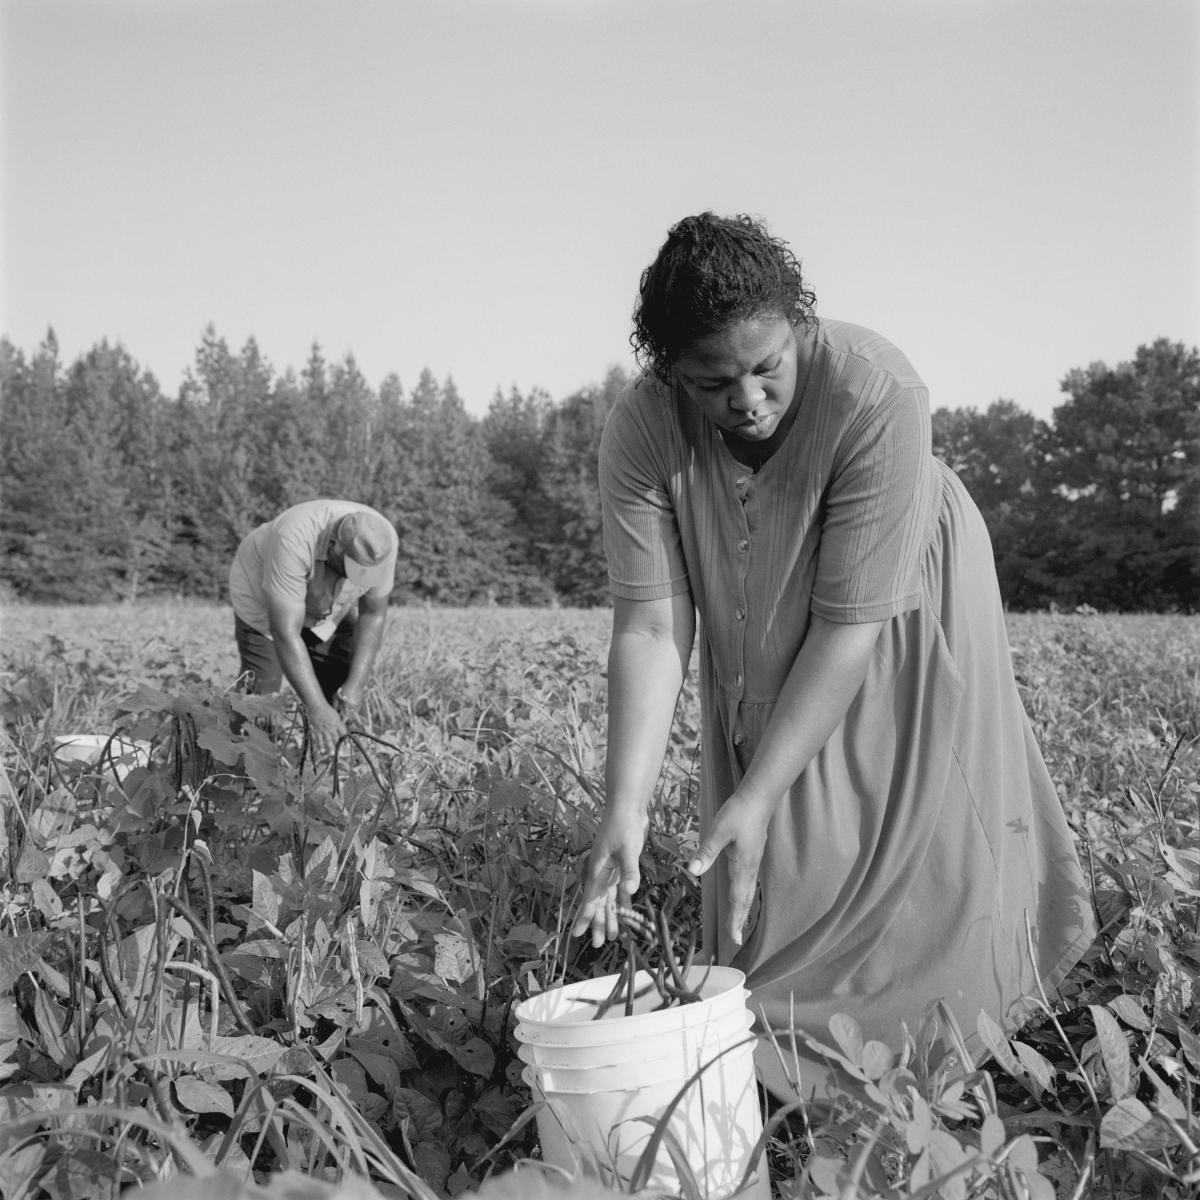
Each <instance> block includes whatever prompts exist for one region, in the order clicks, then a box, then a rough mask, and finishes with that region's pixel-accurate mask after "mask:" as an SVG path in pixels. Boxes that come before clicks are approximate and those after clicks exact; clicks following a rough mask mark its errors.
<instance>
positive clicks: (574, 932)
mask: <svg viewBox="0 0 1200 1200" xmlns="http://www.w3.org/2000/svg"><path fill="white" fill-rule="evenodd" d="M649 824H650V820H649V817H648V816H647V815H646V812H645V810H644V809H641V808H632V807H624V806H620V805H616V806H614V805H611V804H610V805H609V806H608V808H606V809H605V812H604V816H603V818H602V819H601V821H600V828H599V829H598V830H597V831H596V840H595V842H594V843H593V844H592V852H591V854H590V855H589V856H588V871H587V879H586V880H585V883H584V889H583V897H582V899H581V900H580V903H579V914H578V916H576V918H575V923H574V924H573V925H572V926H571V936H572V937H579V936H580V935H581V934H582V933H584V932H585V931H586V930H587V929H589V928H590V929H591V931H592V945H593V946H596V947H599V946H602V945H603V944H604V943H605V941H606V940H608V939H611V938H615V937H616V936H617V934H618V932H619V920H618V915H617V914H618V911H619V910H620V909H622V908H628V907H629V906H630V904H631V903H632V902H633V897H634V894H635V893H636V892H637V890H638V887H639V886H640V885H641V881H642V880H641V873H640V872H639V870H638V859H639V858H640V857H641V853H642V847H643V845H645V842H646V830H647V828H648V827H649Z"/></svg>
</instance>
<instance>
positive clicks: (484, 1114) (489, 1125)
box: [471, 1087, 520, 1137]
mask: <svg viewBox="0 0 1200 1200" xmlns="http://www.w3.org/2000/svg"><path fill="white" fill-rule="evenodd" d="M471 1111H472V1112H473V1113H474V1114H475V1116H476V1117H477V1118H478V1119H479V1123H480V1124H481V1125H483V1126H484V1128H486V1129H488V1130H490V1131H491V1132H492V1133H494V1134H496V1136H497V1137H503V1136H504V1134H506V1133H507V1132H508V1131H509V1129H510V1128H511V1127H512V1123H513V1122H514V1121H515V1120H516V1119H517V1117H518V1116H519V1115H520V1114H519V1110H518V1109H517V1104H516V1101H515V1100H514V1099H513V1097H512V1096H510V1095H506V1094H505V1093H504V1092H502V1091H501V1090H500V1089H499V1088H495V1087H491V1088H488V1089H487V1091H486V1092H484V1093H483V1095H482V1096H480V1097H479V1098H478V1099H477V1100H476V1101H475V1102H474V1103H473V1104H472V1105H471Z"/></svg>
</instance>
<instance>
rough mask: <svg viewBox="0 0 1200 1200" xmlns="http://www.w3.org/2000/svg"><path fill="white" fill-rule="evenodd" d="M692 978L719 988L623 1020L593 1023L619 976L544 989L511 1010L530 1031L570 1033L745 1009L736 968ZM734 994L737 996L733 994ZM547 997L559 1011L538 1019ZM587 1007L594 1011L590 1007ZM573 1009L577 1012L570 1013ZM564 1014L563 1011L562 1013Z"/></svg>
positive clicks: (642, 974)
mask: <svg viewBox="0 0 1200 1200" xmlns="http://www.w3.org/2000/svg"><path fill="white" fill-rule="evenodd" d="M688 975H689V982H690V980H691V977H693V976H695V975H700V976H701V978H703V977H705V976H707V977H708V978H709V979H714V980H715V981H716V982H717V983H718V984H719V985H720V986H719V987H717V989H716V990H714V991H712V993H711V994H708V995H704V996H702V998H701V999H700V1000H698V1001H696V1002H695V1003H693V1004H675V1005H671V1006H669V1007H667V1008H659V1009H652V1010H648V1011H645V1012H640V1013H632V1014H630V1015H629V1016H625V1015H623V1014H621V1013H616V1014H615V1015H607V1014H606V1015H605V1016H604V1017H603V1018H601V1019H600V1020H596V1017H595V1008H594V1005H595V1004H596V1003H597V1002H598V1001H602V1000H603V999H605V998H606V997H607V996H608V995H609V994H610V993H611V992H612V990H613V988H614V986H615V985H616V983H617V980H618V978H619V975H617V974H612V975H602V976H598V977H596V978H594V979H584V980H580V981H579V982H577V983H567V984H560V985H558V986H557V987H552V988H546V989H545V990H544V991H541V992H538V993H537V994H536V995H533V996H529V997H527V998H526V999H524V1000H522V1001H521V1003H520V1004H518V1005H517V1006H516V1008H514V1010H513V1015H514V1016H515V1017H516V1019H517V1021H518V1022H519V1023H521V1024H522V1025H525V1026H527V1027H529V1028H532V1029H571V1028H586V1027H588V1026H591V1027H593V1028H596V1027H600V1026H604V1025H606V1024H610V1023H611V1024H623V1025H625V1027H626V1028H627V1029H628V1028H629V1027H630V1025H629V1023H630V1022H638V1023H641V1024H663V1025H668V1026H671V1025H679V1024H683V1025H687V1024H695V1023H699V1022H700V1021H703V1020H706V1019H708V1017H709V1016H711V1013H712V1010H713V1009H714V1008H716V1009H720V1008H721V1007H722V1006H724V1005H726V1004H729V1005H734V1004H737V1005H740V1006H743V1007H744V1006H745V1001H746V997H747V996H748V995H749V992H748V991H747V989H746V986H745V983H746V976H745V974H744V972H742V971H740V970H738V968H737V967H719V966H693V967H691V968H689V971H688ZM652 984H653V976H652V975H651V974H650V972H648V971H638V972H637V974H636V975H635V976H634V987H635V989H637V988H642V987H649V986H652ZM734 993H736V995H735V994H734ZM547 997H550V998H551V1002H552V1003H554V1004H556V1005H557V1006H558V1008H559V1011H558V1012H557V1013H556V1014H555V1015H553V1016H549V1017H548V1016H539V1015H538V1008H539V1007H540V1006H542V1005H545V1004H546V1002H547ZM589 1004H590V1005H592V1006H593V1007H589ZM571 1005H575V1006H577V1007H576V1012H577V1014H578V1015H576V1012H572V1011H570V1006H571ZM564 1009H565V1010H566V1011H563V1010H564Z"/></svg>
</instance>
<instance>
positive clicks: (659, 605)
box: [605, 597, 695, 810]
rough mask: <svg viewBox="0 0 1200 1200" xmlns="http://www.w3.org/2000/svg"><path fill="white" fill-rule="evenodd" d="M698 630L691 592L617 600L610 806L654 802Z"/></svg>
mask: <svg viewBox="0 0 1200 1200" xmlns="http://www.w3.org/2000/svg"><path fill="white" fill-rule="evenodd" d="M694 636H695V618H694V615H693V612H692V608H691V600H690V598H688V597H683V598H673V599H669V600H666V601H656V602H633V603H630V602H618V605H617V607H616V609H615V611H614V614H613V635H612V641H611V643H610V644H609V651H608V751H607V757H606V761H605V789H606V793H607V798H608V804H609V805H622V806H630V807H635V808H639V809H641V810H644V809H645V807H646V805H647V804H648V803H649V800H650V796H651V794H652V792H653V791H654V785H655V783H656V781H657V779H658V776H659V773H660V771H661V770H662V763H663V756H664V754H665V753H666V748H667V741H668V739H669V737H670V733H671V722H672V721H673V719H674V715H675V704H676V701H677V700H678V698H679V690H680V688H681V687H682V686H683V680H684V676H685V675H686V673H687V667H688V660H689V658H690V657H691V651H692V640H693V638H694Z"/></svg>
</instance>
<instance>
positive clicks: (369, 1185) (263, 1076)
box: [0, 606, 1200, 1200]
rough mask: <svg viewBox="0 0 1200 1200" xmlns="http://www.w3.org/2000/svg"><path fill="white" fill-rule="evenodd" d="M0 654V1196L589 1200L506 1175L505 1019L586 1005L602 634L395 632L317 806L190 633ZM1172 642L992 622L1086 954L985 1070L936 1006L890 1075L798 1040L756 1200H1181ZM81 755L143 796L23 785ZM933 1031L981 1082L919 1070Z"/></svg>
mask: <svg viewBox="0 0 1200 1200" xmlns="http://www.w3.org/2000/svg"><path fill="white" fill-rule="evenodd" d="M5 620H6V626H7V628H8V630H9V632H10V635H11V636H10V638H9V639H8V640H7V645H6V647H5V649H4V651H3V653H2V655H0V677H2V678H0V682H2V683H3V685H4V686H3V693H2V694H3V697H4V699H3V705H2V707H0V720H2V722H3V725H2V729H0V766H3V767H4V768H5V772H6V776H0V818H2V820H0V912H2V913H3V924H2V926H0V1191H2V1192H3V1194H4V1195H5V1196H7V1197H11V1198H12V1200H27V1198H29V1200H76V1198H78V1197H83V1196H89V1197H90V1196H115V1195H117V1194H119V1193H120V1192H121V1191H122V1189H123V1188H126V1187H128V1185H130V1184H135V1183H145V1184H150V1185H154V1184H155V1183H156V1181H162V1180H168V1179H169V1181H170V1182H169V1183H158V1185H157V1186H151V1188H150V1190H149V1192H148V1200H149V1198H150V1197H159V1196H164V1197H165V1196H168V1194H169V1196H170V1197H171V1198H172V1200H185V1198H187V1197H196V1198H197V1200H201V1198H203V1200H211V1197H213V1196H216V1195H221V1196H226V1197H229V1198H231V1200H233V1198H246V1200H249V1198H251V1197H263V1198H268V1200H291V1198H295V1200H301V1198H302V1197H303V1198H304V1200H335V1197H342V1198H344V1200H350V1198H358V1200H379V1198H380V1197H391V1198H393V1200H408V1198H412V1200H432V1198H433V1197H434V1196H437V1195H456V1196H457V1195H463V1196H466V1195H468V1194H470V1195H472V1196H475V1197H477V1200H504V1198H510V1200H538V1198H541V1197H544V1198H545V1200H552V1198H565V1197H566V1196H571V1197H576V1198H581V1197H585V1196H586V1197H588V1200H592V1197H593V1196H594V1195H595V1196H598V1195H599V1190H598V1189H594V1188H593V1187H592V1186H591V1185H589V1184H587V1183H585V1182H583V1181H575V1182H571V1183H569V1184H566V1185H564V1184H563V1183H562V1182H561V1177H559V1176H555V1175H554V1174H552V1173H551V1174H548V1175H546V1176H542V1175H540V1174H538V1173H537V1171H536V1167H537V1164H536V1162H534V1163H532V1164H530V1163H526V1164H525V1165H524V1166H522V1167H521V1169H520V1171H519V1173H517V1174H515V1175H514V1174H513V1172H512V1170H510V1168H512V1167H514V1166H515V1165H519V1163H520V1160H522V1159H523V1158H525V1157H527V1156H530V1155H532V1156H534V1157H535V1158H536V1149H535V1145H534V1139H533V1128H532V1125H531V1124H530V1122H529V1116H530V1109H529V1107H528V1105H529V1095H528V1092H527V1090H526V1088H525V1086H524V1084H523V1083H522V1081H521V1075H520V1068H521V1063H520V1062H519V1060H517V1058H516V1056H515V1051H516V1044H515V1042H514V1041H513V1036H512V1017H511V1008H512V1005H513V1003H514V1002H515V1001H516V1000H518V999H520V998H521V997H523V996H524V995H527V994H529V992H530V991H531V990H533V989H536V988H539V987H542V986H545V985H547V984H549V983H552V982H555V981H559V980H563V979H570V978H578V977H581V976H584V975H591V974H603V973H605V972H607V971H608V970H609V969H610V968H611V967H612V966H613V960H612V953H613V951H614V950H615V947H612V948H608V949H606V950H605V951H602V952H601V953H600V954H596V953H595V952H593V951H591V950H590V948H589V947H586V946H581V945H580V944H579V943H570V942H568V940H567V939H566V937H565V934H564V931H565V927H566V924H567V921H568V920H569V913H570V909H571V904H572V901H573V898H574V897H575V895H576V894H577V885H578V880H579V877H580V868H581V864H582V857H583V854H584V852H585V850H586V847H587V846H588V844H589V842H590V838H591V835H592V832H593V829H594V825H595V821H596V819H597V809H598V802H599V796H598V787H599V780H600V778H601V764H602V762H603V753H604V749H603V745H602V742H601V737H600V735H601V734H602V731H603V728H604V723H603V722H604V681H603V665H602V664H603V658H604V647H605V640H606V632H607V629H606V615H605V614H604V613H603V612H601V611H599V610H592V611H590V612H579V611H570V610H565V609H560V610H557V611H551V610H544V609H543V610H537V611H527V610H510V611H502V610H498V609H492V610H490V611H489V612H487V613H484V612H481V611H480V610H474V611H466V612H456V611H450V610H435V609H431V608H424V609H422V608H415V607H414V608H410V609H406V610H400V611H397V612H396V613H395V614H394V619H393V621H392V622H391V625H390V629H389V636H388V640H387V643H386V645H385V648H384V654H383V656H382V658H381V662H380V669H379V672H378V674H377V678H376V682H375V684H374V685H373V687H372V689H371V690H370V692H369V695H368V700H367V705H366V719H367V721H366V726H365V728H364V731H363V732H362V733H359V734H356V735H353V736H352V737H351V738H350V739H349V740H348V741H347V742H345V743H344V744H343V746H342V748H341V751H340V753H339V756H338V759H337V761H336V763H330V762H323V763H320V764H317V765H316V766H315V767H314V765H313V764H312V763H311V762H307V761H303V759H302V744H303V729H302V726H301V725H300V724H299V723H298V720H297V713H296V711H295V709H294V708H293V707H292V706H291V705H290V704H288V703H287V702H285V701H283V700H280V699H279V698H268V699H263V698H250V697H244V696H238V695H234V694H230V693H229V692H228V690H227V684H228V681H229V679H231V678H232V676H233V673H234V671H235V668H236V663H235V660H234V655H233V650H232V647H231V645H230V644H229V639H228V636H227V630H226V621H227V611H226V610H224V609H221V608H217V607H198V606H197V607H192V606H187V607H184V608H182V609H166V608H163V607H156V608H142V607H130V608H123V609H118V608H108V609H103V608H93V609H87V608H82V607H70V608H58V609H37V610H30V609H21V608H17V609H12V610H9V611H8V612H6V614H5ZM1198 620H1200V619H1198V618H1189V617H1179V616H1176V617H1100V616H1083V615H1071V616H1035V617H1021V616H1017V617H1014V618H1012V619H1011V622H1010V631H1011V636H1012V640H1013V649H1014V659H1015V663H1016V669H1017V676H1018V681H1019V684H1020V687H1021V689H1022V695H1023V698H1024V700H1025V703H1026V706H1027V708H1028V710H1029V712H1030V716H1031V718H1032V720H1033V724H1034V728H1035V730H1036V732H1037V734H1038V737H1039V739H1040V740H1041V742H1042V744H1043V746H1044V748H1045V751H1046V755H1047V761H1048V763H1049V765H1050V768H1051V772H1052V774H1053V776H1054V779H1055V781H1056V784H1057V786H1058V788H1059V791H1060V795H1061V797H1062V800H1063V803H1064V807H1065V809H1066V812H1067V815H1068V818H1069V820H1070V822H1071V824H1072V827H1073V828H1074V830H1075V832H1076V834H1077V836H1078V838H1079V841H1080V844H1081V847H1082V850H1083V854H1084V860H1085V862H1086V863H1087V865H1088V867H1089V870H1090V872H1091V875H1092V878H1093V883H1094V898H1095V905H1096V909H1097V913H1098V915H1099V917H1100V919H1101V924H1102V926H1103V932H1102V935H1101V937H1100V939H1099V940H1098V941H1097V943H1096V945H1095V947H1094V948H1093V950H1092V952H1091V953H1089V954H1088V955H1087V956H1086V957H1085V959H1084V961H1083V962H1082V963H1080V964H1079V966H1078V967H1077V968H1076V969H1075V970H1074V971H1073V972H1072V974H1071V976H1070V977H1069V979H1068V981H1067V983H1066V985H1065V987H1064V994H1063V996H1062V997H1061V998H1060V999H1059V1000H1058V1001H1057V1002H1054V1003H1048V1004H1043V1005H1042V1006H1041V1009H1040V1013H1039V1015H1038V1017H1037V1018H1036V1019H1035V1020H1033V1021H1032V1022H1030V1024H1029V1025H1027V1026H1026V1027H1025V1029H1023V1030H1022V1031H1021V1032H1020V1033H1019V1034H1018V1035H1017V1036H1016V1037H1014V1038H1009V1037H1005V1036H1004V1035H1003V1034H1001V1033H1000V1032H999V1030H998V1029H996V1028H995V1027H994V1026H993V1025H992V1024H990V1023H989V1022H987V1021H986V1020H981V1021H980V1024H979V1026H978V1029H977V1030H967V1031H961V1030H958V1029H957V1028H956V1027H955V1026H954V1024H953V1022H952V1020H949V1021H948V1020H947V1017H946V1014H945V1013H944V1012H942V1011H941V1010H940V1009H939V1008H938V1006H937V1005H936V999H937V998H936V997H930V1000H931V1002H934V1003H932V1004H931V1009H930V1016H929V1022H928V1026H927V1028H925V1029H921V1030H912V1031H910V1032H911V1037H910V1038H909V1039H908V1044H907V1046H906V1048H905V1051H904V1052H903V1053H902V1054H900V1055H897V1054H895V1053H894V1052H892V1051H889V1050H888V1049H887V1048H886V1047H883V1046H882V1045H881V1044H880V1043H878V1042H864V1041H863V1039H862V1036H861V1034H860V1033H859V1032H858V1031H857V1029H856V1028H855V1026H854V1023H853V1022H852V1021H849V1020H847V1019H844V1018H842V1019H838V1018H835V1019H834V1020H832V1021H831V1022H830V1030H829V1035H828V1038H827V1039H826V1041H827V1053H828V1056H829V1057H830V1058H831V1059H832V1061H834V1062H835V1063H837V1064H838V1067H839V1072H838V1074H837V1076H836V1085H835V1087H834V1089H833V1092H832V1094H831V1096H830V1098H829V1099H830V1103H829V1105H828V1106H827V1108H824V1109H821V1110H815V1109H808V1110H802V1109H801V1108H799V1107H796V1108H794V1109H793V1110H791V1111H790V1112H789V1110H788V1109H786V1108H784V1109H779V1110H777V1111H775V1112H774V1113H773V1114H770V1119H769V1120H768V1139H767V1142H766V1145H765V1151H764V1152H765V1155H766V1158H765V1159H764V1161H765V1162H766V1163H767V1164H768V1166H769V1171H770V1175H771V1180H772V1183H773V1186H774V1188H775V1191H776V1194H777V1195H778V1196H779V1197H780V1200H824V1198H825V1197H830V1198H832V1197H838V1198H839V1200H868V1198H870V1200H916V1198H917V1197H931V1196H933V1195H935V1194H936V1195H940V1196H942V1197H945V1198H946V1200H968V1198H984V1197H988V1198H995V1200H1016V1198H1017V1197H1031V1198H1034V1200H1053V1197H1054V1194H1055V1191H1054V1189H1055V1185H1057V1187H1058V1195H1059V1196H1061V1197H1067V1196H1071V1197H1076V1198H1078V1197H1082V1196H1092V1197H1097V1198H1103V1200H1117V1198H1129V1200H1132V1198H1134V1197H1143V1196H1145V1197H1150V1196H1154V1197H1159V1198H1161V1200H1184V1198H1185V1197H1191V1196H1194V1195H1195V1190H1196V1187H1197V1185H1198V1184H1200V1104H1198V1097H1200V1007H1198V1006H1197V1004H1196V995H1197V988H1198V986H1200V624H1198ZM39 638H42V640H41V641H39V640H38V639H39ZM21 647H24V648H23V649H22V648H21ZM697 717H698V698H697V694H696V688H695V676H694V674H693V675H691V676H689V680H688V683H687V685H686V686H685V689H684V694H683V697H682V701H681V704H680V708H679V712H678V714H677V721H676V725H675V729H674V733H673V737H672V743H671V747H670V753H669V756H668V761H667V763H666V764H665V767H664V772H663V775H662V777H661V780H660V786H659V789H658V793H657V796H656V802H655V804H654V806H653V810H652V826H651V836H650V841H649V845H648V851H647V855H646V858H645V860H644V864H643V880H644V883H645V885H646V890H647V891H648V892H649V893H650V894H652V895H653V894H657V895H658V896H659V897H660V898H661V896H662V895H663V894H664V892H665V891H666V890H668V889H669V888H670V887H671V885H672V884H673V883H675V882H677V881H678V880H679V878H680V871H679V863H680V861H681V858H682V857H683V856H684V854H685V853H686V851H687V849H688V847H690V846H692V845H694V837H695V831H694V824H693V805H692V803H691V801H692V799H693V794H692V789H693V781H694V777H695V764H696V753H697ZM85 730H86V731H110V730H111V731H120V733H121V735H122V736H123V737H125V738H130V739H144V740H145V741H146V742H147V743H148V744H149V757H148V759H147V760H146V762H145V763H144V764H137V763H135V762H127V763H125V764H122V763H121V762H120V761H117V760H101V761H100V762H98V763H95V764H92V765H88V764H81V763H70V762H64V761H62V760H61V759H60V758H59V757H57V756H56V754H55V753H54V750H53V738H54V737H55V736H56V735H58V734H63V733H73V732H80V731H85ZM112 749H113V754H114V755H117V754H119V751H120V747H119V746H117V745H114V747H113V748H112ZM122 766H124V767H131V768H132V769H130V770H128V773H127V774H124V775H123V776H122V775H120V774H119V770H120V768H122ZM693 901H694V896H693ZM678 919H679V920H681V921H683V920H686V914H681V915H680V917H679V918H678ZM693 919H694V917H693ZM1038 999H1039V1000H1040V999H1041V998H1040V997H1039V998H1038ZM964 1032H965V1033H966V1034H968V1035H969V1034H972V1033H977V1034H978V1036H979V1037H980V1038H981V1040H982V1042H983V1044H984V1045H986V1046H988V1047H990V1049H991V1052H992V1060H991V1061H990V1063H980V1062H978V1061H976V1060H974V1059H973V1058H972V1056H971V1055H970V1053H969V1051H967V1050H966V1049H965V1048H964V1049H961V1050H959V1051H956V1052H954V1053H952V1054H951V1055H950V1056H949V1057H948V1058H940V1059H939V1058H937V1057H935V1056H933V1055H931V1054H930V1047H931V1046H932V1044H933V1042H934V1040H935V1039H939V1038H940V1039H941V1040H942V1041H943V1042H944V1043H946V1044H947V1045H949V1046H954V1045H955V1044H956V1043H957V1041H958V1039H959V1038H960V1037H961V1035H962V1034H963V1033H964ZM804 1111H806V1113H807V1118H808V1121H807V1124H806V1123H805V1122H804V1121H802V1120H801V1119H800V1117H801V1114H802V1112H804ZM489 1176H490V1177H489ZM189 1180H190V1181H191V1182H189ZM335 1184H337V1185H338V1186H336V1187H335ZM167 1187H169V1189H170V1190H169V1193H168V1192H167V1190H166V1188H167ZM126 1194H129V1193H126ZM685 1194H689V1193H686V1190H685ZM689 1195H690V1194H689Z"/></svg>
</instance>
